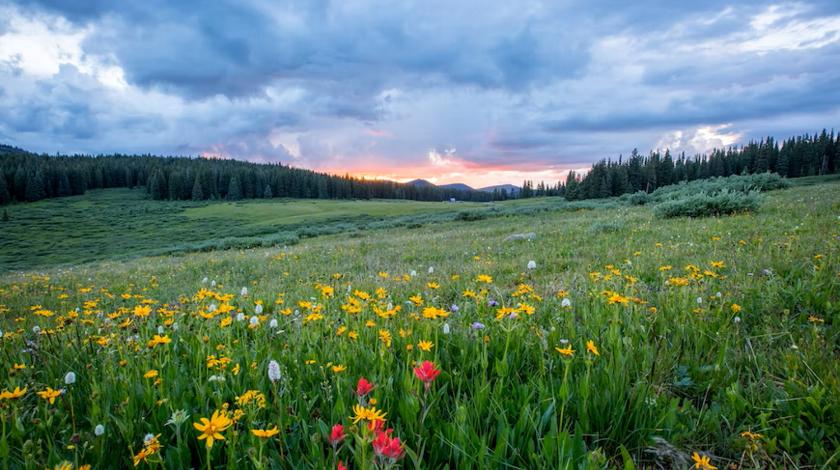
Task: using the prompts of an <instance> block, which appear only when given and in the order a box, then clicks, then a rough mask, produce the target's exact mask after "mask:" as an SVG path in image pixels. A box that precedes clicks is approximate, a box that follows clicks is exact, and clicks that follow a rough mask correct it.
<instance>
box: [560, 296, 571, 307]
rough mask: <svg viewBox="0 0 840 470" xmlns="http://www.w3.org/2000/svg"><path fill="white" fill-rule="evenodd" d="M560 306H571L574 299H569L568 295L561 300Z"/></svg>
mask: <svg viewBox="0 0 840 470" xmlns="http://www.w3.org/2000/svg"><path fill="white" fill-rule="evenodd" d="M560 306H561V307H563V308H569V307H571V306H572V301H571V300H569V298H568V297H564V298H563V300H561V301H560Z"/></svg>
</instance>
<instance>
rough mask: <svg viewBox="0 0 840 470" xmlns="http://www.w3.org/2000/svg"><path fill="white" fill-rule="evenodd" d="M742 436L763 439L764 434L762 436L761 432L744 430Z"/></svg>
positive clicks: (752, 439)
mask: <svg viewBox="0 0 840 470" xmlns="http://www.w3.org/2000/svg"><path fill="white" fill-rule="evenodd" d="M741 437H743V438H745V439H749V440H751V441H755V440H758V439H761V438H762V437H764V436H762V435H761V434H759V433H756V432H750V431H744V432H742V433H741Z"/></svg>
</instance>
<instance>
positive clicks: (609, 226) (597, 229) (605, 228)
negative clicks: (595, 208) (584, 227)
mask: <svg viewBox="0 0 840 470" xmlns="http://www.w3.org/2000/svg"><path fill="white" fill-rule="evenodd" d="M623 229H624V224H623V223H621V222H617V221H612V220H611V221H599V222H594V223H593V224H592V225H590V226H589V233H591V234H599V233H614V232H620V231H621V230H623Z"/></svg>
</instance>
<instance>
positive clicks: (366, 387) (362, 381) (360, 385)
mask: <svg viewBox="0 0 840 470" xmlns="http://www.w3.org/2000/svg"><path fill="white" fill-rule="evenodd" d="M371 390H373V384H372V383H370V382H368V380H367V379H366V378H364V377H359V381H358V382H357V383H356V395H358V396H359V397H363V396H365V395H367V394H368V393H370V392H371Z"/></svg>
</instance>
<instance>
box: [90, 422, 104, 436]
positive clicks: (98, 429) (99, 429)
mask: <svg viewBox="0 0 840 470" xmlns="http://www.w3.org/2000/svg"><path fill="white" fill-rule="evenodd" d="M93 434H94V435H96V436H97V437H99V436H101V435H103V434H105V426H103V425H101V424H97V425H96V427H95V428H93Z"/></svg>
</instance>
